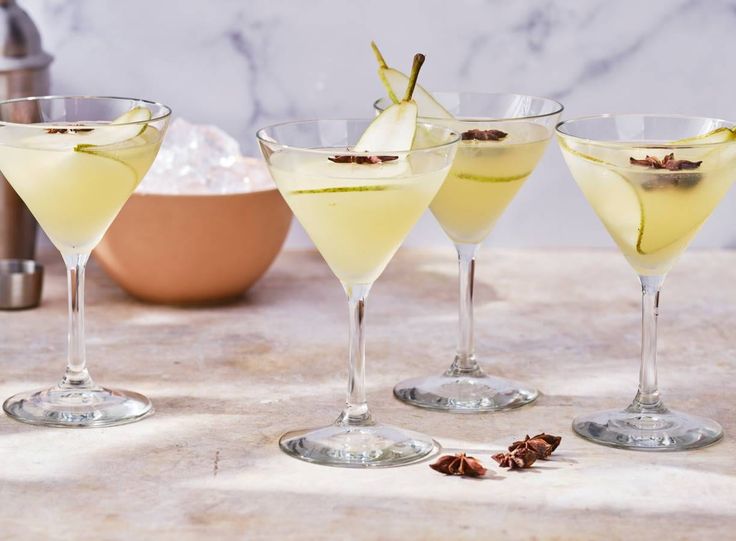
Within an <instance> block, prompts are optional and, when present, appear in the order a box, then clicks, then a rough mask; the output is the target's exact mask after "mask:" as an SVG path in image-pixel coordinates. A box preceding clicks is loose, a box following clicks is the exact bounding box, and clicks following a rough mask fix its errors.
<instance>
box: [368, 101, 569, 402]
mask: <svg viewBox="0 0 736 541" xmlns="http://www.w3.org/2000/svg"><path fill="white" fill-rule="evenodd" d="M432 95H433V97H434V98H435V99H436V100H437V101H438V102H439V103H440V104H442V105H443V106H444V108H445V109H447V111H449V112H450V113H452V114H453V115H454V118H432V119H428V118H423V119H422V120H424V121H426V122H432V123H436V124H441V125H444V126H448V127H450V128H452V129H454V130H455V131H457V132H459V133H461V134H462V139H463V140H462V141H461V142H460V144H459V145H458V151H457V156H456V157H455V162H454V164H453V166H452V170H451V171H450V174H449V175H448V177H447V180H446V181H445V183H444V185H443V186H442V188H441V189H440V191H439V192H438V194H437V197H435V199H434V201H432V204H431V206H430V208H431V210H432V214H434V216H435V218H437V221H438V222H439V223H440V225H441V226H442V228H443V229H444V230H445V233H447V236H448V237H450V239H451V240H452V242H453V243H454V244H455V248H456V249H457V255H458V265H459V276H460V279H459V293H460V303H459V334H458V345H457V353H456V355H455V359H454V360H453V362H452V364H451V366H450V368H448V369H447V371H446V372H445V373H444V374H440V375H436V376H423V377H416V378H411V379H407V380H405V381H402V382H400V383H398V384H397V385H396V387H395V388H394V395H395V396H396V397H397V398H399V399H400V400H403V401H404V402H406V403H408V404H411V405H413V406H419V407H422V408H429V409H434V410H443V411H451V412H458V413H477V412H484V411H500V410H507V409H511V408H517V407H519V406H523V405H525V404H528V403H530V402H532V401H534V400H535V399H536V398H537V396H538V392H537V390H536V389H534V388H533V387H530V386H528V385H526V384H524V383H520V382H518V381H513V380H509V379H506V378H502V377H498V376H493V375H489V374H486V373H485V372H484V371H483V368H482V367H481V365H480V363H479V361H478V359H477V358H476V356H475V345H474V340H473V275H474V273H475V257H476V253H477V251H478V248H479V247H480V245H481V243H482V242H483V240H484V239H485V238H486V237H487V236H488V234H489V233H490V232H491V230H492V229H493V226H494V225H495V224H496V221H497V220H498V219H499V218H500V217H501V215H502V214H503V212H504V210H506V207H507V206H508V205H509V203H511V201H512V199H513V198H514V196H515V195H516V193H517V192H518V191H519V189H520V188H521V187H522V186H523V185H524V182H526V179H527V178H529V176H530V175H531V174H532V172H533V171H534V168H535V167H536V165H537V163H538V162H539V159H540V158H541V157H542V154H543V153H544V150H545V149H546V147H547V144H548V143H549V140H550V138H551V137H552V133H553V130H554V125H555V124H556V123H557V120H558V118H559V116H560V113H561V112H562V105H560V104H559V103H557V102H556V101H553V100H549V99H546V98H537V97H533V96H524V95H520V94H485V93H469V92H437V93H433V94H432ZM390 104H391V101H390V100H389V99H388V98H385V99H381V100H379V101H377V102H376V104H375V107H376V109H378V110H379V111H380V110H383V109H385V108H386V107H388V106H389V105H390Z"/></svg>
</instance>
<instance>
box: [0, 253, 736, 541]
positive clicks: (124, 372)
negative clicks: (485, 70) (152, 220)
mask: <svg viewBox="0 0 736 541" xmlns="http://www.w3.org/2000/svg"><path fill="white" fill-rule="evenodd" d="M44 259H45V260H46V261H48V262H51V264H50V265H49V266H48V267H47V279H46V291H45V293H44V303H43V306H42V307H41V308H39V309H36V310H30V311H26V312H17V313H8V312H2V313H0V328H1V329H2V342H1V346H0V352H1V354H0V368H1V370H0V395H2V397H5V396H8V395H10V394H12V393H15V392H18V391H21V390H25V389H27V388H31V387H37V386H42V385H45V384H49V383H51V382H52V381H54V380H55V379H56V378H58V377H59V376H60V375H61V372H62V369H63V364H64V361H63V357H64V348H65V329H66V326H65V325H66V320H65V318H66V307H65V302H66V301H65V280H64V277H63V273H62V270H63V269H62V266H61V265H60V264H59V263H57V259H58V255H54V254H51V253H48V254H46V255H45V257H44ZM735 267H736V253H733V252H697V251H693V252H691V253H689V254H686V255H685V256H684V257H683V259H682V260H681V261H680V263H679V265H678V266H677V267H676V268H675V270H674V271H673V272H672V273H671V275H670V277H669V278H668V281H667V283H666V284H665V290H664V292H663V295H662V306H661V320H660V349H659V351H660V384H661V389H662V392H663V393H664V398H665V400H666V402H667V403H668V404H669V405H670V406H671V407H675V408H678V409H682V410H686V411H689V412H692V413H697V414H702V415H708V416H712V417H714V418H715V419H717V420H719V421H720V422H721V424H722V425H723V427H724V429H725V430H726V433H727V436H726V438H725V439H724V440H723V441H721V442H720V443H718V444H716V445H715V446H712V447H710V448H707V449H703V450H700V451H694V452H687V453H672V454H646V453H633V452H625V451H619V450H614V449H609V448H605V447H599V446H596V445H592V444H589V443H587V442H585V441H583V440H581V439H579V438H576V437H575V436H573V434H572V432H571V430H570V420H571V419H572V417H573V416H574V415H576V414H579V413H583V412H589V411H593V410H597V409H604V408H611V407H617V406H621V407H623V406H625V405H626V404H627V402H628V400H629V399H630V398H631V397H632V396H633V393H634V391H635V387H636V378H637V368H638V360H637V356H638V350H639V290H638V284H637V282H636V280H635V278H634V276H633V275H632V272H631V270H630V269H629V268H628V267H627V265H626V263H625V262H624V260H623V258H622V257H621V256H620V255H619V254H618V253H616V252H614V251H605V250H602V251H565V250H555V251H495V250H491V249H488V250H485V251H484V252H482V254H481V257H480V261H479V264H478V271H477V286H476V300H477V310H476V318H477V325H476V328H477V346H478V347H477V349H478V352H479V356H480V357H481V358H482V359H484V360H485V361H486V362H485V366H486V368H487V369H488V371H490V372H495V373H498V374H501V375H504V376H508V377H512V378H515V379H521V380H525V381H527V382H529V383H531V384H533V385H535V386H537V387H539V388H540V389H541V390H542V392H543V396H542V397H541V398H540V399H539V400H538V401H537V403H536V404H535V405H533V406H531V407H526V408H522V409H520V410H516V411H513V412H510V413H503V414H486V415H479V416H468V415H463V416H457V415H451V414H442V413H434V412H426V411H421V410H419V409H414V408H411V407H408V406H405V405H403V404H401V403H399V402H397V401H395V400H394V399H393V398H392V396H391V388H392V386H393V384H394V383H395V382H397V381H398V380H400V379H402V378H405V377H408V376H413V375H419V374H429V373H432V372H441V371H442V370H444V369H445V368H446V366H447V365H448V363H449V361H450V359H451V357H452V355H453V349H454V340H455V321H456V304H455V303H456V291H455V289H456V282H455V273H456V269H455V261H454V255H453V253H452V251H451V249H450V248H449V247H448V248H447V249H446V250H436V251H431V252H429V251H403V252H401V253H400V254H399V255H398V256H397V257H396V259H395V261H394V262H393V263H392V264H391V265H390V267H389V268H388V269H387V271H386V273H385V274H384V276H383V277H382V278H381V279H380V280H379V282H378V283H377V284H376V286H375V288H374V290H373V292H372V294H371V298H370V300H369V304H368V348H367V349H368V387H369V399H370V401H371V405H372V408H373V411H374V414H375V415H376V416H377V417H378V418H379V419H380V420H382V421H384V422H390V423H393V424H397V425H401V426H405V427H410V428H413V429H416V430H420V431H423V432H426V433H429V434H431V435H433V436H434V437H435V438H436V439H437V440H439V441H440V443H442V445H444V446H445V448H446V449H448V450H456V449H462V450H467V451H469V452H471V453H472V454H473V455H475V456H476V457H478V458H479V459H481V460H483V461H484V462H485V463H486V465H487V466H489V474H488V476H487V477H486V478H484V479H480V480H474V479H463V478H450V477H444V476H442V475H440V474H438V473H436V472H434V471H432V470H430V468H428V467H427V464H426V463H423V464H418V465H414V466H410V467H404V468H398V469H390V470H372V471H359V470H344V469H335V468H328V467H320V466H313V465H309V464H304V463H301V462H299V461H297V460H294V459H292V458H289V457H287V456H286V455H284V454H282V453H281V452H280V451H279V450H278V447H277V439H278V437H279V435H280V434H281V433H282V432H283V431H284V430H286V429H292V428H302V427H308V426H315V425H320V424H325V423H327V422H330V421H331V420H332V419H333V418H334V417H335V416H336V415H337V413H338V410H339V408H340V407H341V403H342V400H343V397H344V390H345V375H346V369H345V360H344V357H345V354H346V338H347V336H346V335H347V323H346V317H347V309H346V307H345V301H344V298H343V293H342V290H341V288H340V286H339V285H338V282H337V280H336V279H335V278H334V277H333V276H332V275H331V274H330V272H329V270H328V269H327V267H326V266H325V265H324V263H323V262H322V260H321V258H320V257H319V256H318V255H317V254H316V253H313V252H286V253H284V254H282V255H281V256H280V257H279V259H278V260H277V262H276V264H275V265H274V267H273V268H272V269H271V271H270V272H269V274H268V275H267V276H266V277H265V278H264V279H263V280H262V281H261V282H260V283H259V284H258V285H257V286H256V287H255V288H254V289H253V290H252V291H251V292H250V293H249V294H248V295H247V296H246V297H244V298H243V299H241V300H240V301H238V302H236V303H233V304H230V305H227V306H222V307H205V308H176V307H162V306H150V305H144V304H140V303H138V302H136V301H134V300H132V299H130V298H129V297H128V296H126V294H124V293H123V292H122V291H121V290H120V289H118V288H117V286H115V285H114V284H113V283H111V282H110V281H109V280H108V279H107V278H106V277H105V276H104V275H103V274H102V273H101V271H99V269H97V268H96V267H94V266H93V267H92V268H91V269H90V272H89V283H88V295H87V298H88V357H89V360H90V368H91V370H92V374H93V376H94V377H95V378H96V379H97V380H98V381H100V382H103V383H104V384H106V385H108V386H120V387H125V388H129V389H134V390H136V391H140V392H143V393H145V394H147V395H149V396H150V397H151V398H152V399H153V400H154V403H155V406H156V409H157V412H156V414H155V415H154V416H153V417H151V418H148V419H146V420H144V421H142V422H140V423H137V424H132V425H128V426H123V427H116V428H109V429H93V430H63V429H44V428H36V427H31V426H25V425H22V424H19V423H16V422H14V421H12V420H10V419H8V418H7V417H0V539H2V540H4V541H9V540H15V539H18V540H21V539H22V540H29V539H33V540H35V539H74V540H80V541H86V540H101V539H111V540H117V539H120V540H123V539H125V540H130V539H136V540H137V539H141V540H147V539H156V540H193V539H217V540H221V539H310V540H311V539H356V540H363V539H365V540H368V539H371V540H372V539H375V540H386V539H422V540H431V539H452V540H465V539H504V540H546V539H550V540H551V539H560V540H577V539H581V540H582V539H585V540H589V539H601V540H617V539H644V538H647V539H667V540H668V541H669V540H685V539H693V540H702V539H716V538H718V539H733V538H734V534H733V532H734V531H736V458H735V457H736V443H734V442H735V441H736V439H735V438H736V415H735V414H734V410H735V409H736V398H734V397H735V396H736V334H735V333H734V332H733V331H732V329H734V328H735V327H736V286H734V283H733V276H734V272H736V271H734V268H735ZM542 430H544V431H547V432H552V433H555V434H560V435H562V436H563V442H562V445H561V447H560V449H559V450H558V452H557V453H556V454H555V456H554V460H552V461H549V462H543V463H541V464H539V463H538V465H537V466H535V467H534V468H533V469H531V470H528V471H523V472H509V471H506V470H500V469H498V468H496V467H495V464H494V463H493V462H492V461H491V460H490V457H489V455H491V454H492V453H494V452H497V451H499V450H500V449H501V448H502V447H503V446H505V445H507V444H508V443H509V442H511V441H512V440H513V439H515V438H516V437H519V436H523V435H524V434H526V433H536V432H538V431H542Z"/></svg>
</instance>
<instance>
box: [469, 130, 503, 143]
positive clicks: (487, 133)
mask: <svg viewBox="0 0 736 541" xmlns="http://www.w3.org/2000/svg"><path fill="white" fill-rule="evenodd" d="M507 135H508V133H506V132H503V131H501V130H476V129H473V130H468V131H466V132H463V134H462V135H461V137H462V139H463V141H500V140H501V139H503V138H505V137H506V136H507Z"/></svg>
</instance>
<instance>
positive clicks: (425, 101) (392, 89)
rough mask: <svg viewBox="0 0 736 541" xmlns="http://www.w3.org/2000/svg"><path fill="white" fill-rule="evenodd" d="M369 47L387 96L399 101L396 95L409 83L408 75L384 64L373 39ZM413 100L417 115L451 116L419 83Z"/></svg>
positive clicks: (430, 116) (426, 116)
mask: <svg viewBox="0 0 736 541" xmlns="http://www.w3.org/2000/svg"><path fill="white" fill-rule="evenodd" d="M371 47H372V48H373V54H375V55H376V60H378V77H380V79H381V83H382V84H383V86H384V87H385V88H386V92H387V93H388V97H389V98H391V101H393V102H394V103H399V99H398V97H397V96H399V95H400V93H401V90H400V89H402V88H407V86H408V85H409V80H410V77H408V76H406V75H405V74H403V73H402V72H400V71H399V70H397V69H394V68H390V67H389V66H388V64H386V60H385V59H384V58H383V55H382V54H381V51H380V50H379V49H378V45H376V43H375V42H374V41H371ZM413 99H414V101H415V102H416V104H417V107H418V109H419V116H420V117H425V118H453V116H452V114H451V113H450V112H449V111H448V110H447V109H445V108H444V107H443V106H442V105H441V104H440V103H439V102H438V101H437V100H436V99H434V97H433V96H432V94H430V93H429V92H428V91H427V90H425V89H424V88H423V87H422V86H421V85H416V89H415V90H414V97H413Z"/></svg>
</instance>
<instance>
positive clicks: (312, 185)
mask: <svg viewBox="0 0 736 541" xmlns="http://www.w3.org/2000/svg"><path fill="white" fill-rule="evenodd" d="M336 154H339V150H336ZM439 159H444V158H440V157H439V156H434V157H433V156H432V155H431V153H427V155H426V156H425V155H421V154H420V155H410V156H409V157H408V158H403V157H402V158H400V159H398V160H395V161H388V162H384V163H380V164H370V165H368V164H355V163H333V162H331V161H329V160H328V159H327V156H326V155H324V154H319V153H315V154H313V155H306V154H295V153H290V152H289V151H278V152H275V153H274V154H273V155H271V157H270V170H271V174H272V176H273V178H274V181H275V182H276V184H277V186H278V187H279V190H280V191H281V193H282V195H283V196H284V198H285V199H286V202H287V203H288V204H289V206H290V207H291V209H292V211H293V212H294V214H295V215H296V217H297V218H298V220H299V222H300V223H301V224H302V226H303V227H304V229H305V230H306V232H307V234H308V235H309V237H310V238H311V239H312V241H313V242H314V244H315V246H316V247H317V249H318V250H319V251H320V253H321V254H322V256H323V257H324V259H325V261H326V262H327V264H328V265H329V266H330V268H331V269H332V271H333V272H334V273H335V275H336V276H337V277H338V278H339V279H340V281H341V282H342V283H343V284H344V285H345V286H352V285H357V284H370V283H373V282H374V281H375V280H376V279H377V278H378V276H379V275H380V274H381V272H383V269H384V268H385V267H386V265H387V264H388V262H389V261H390V260H391V258H392V257H393V255H394V253H395V252H396V250H397V249H398V248H399V246H400V244H401V243H402V241H403V240H404V238H405V237H406V235H407V234H408V233H409V231H410V229H411V228H412V227H413V226H414V224H415V223H416V222H417V220H419V217H420V216H421V215H422V213H423V212H424V210H425V209H426V208H427V206H428V205H429V203H430V201H432V198H433V197H434V196H435V194H436V193H437V190H438V189H439V187H440V185H441V184H442V181H443V180H444V178H445V176H446V175H447V172H448V170H449V165H448V166H447V167H445V168H441V167H437V165H436V164H432V163H431V162H432V161H433V160H439Z"/></svg>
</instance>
